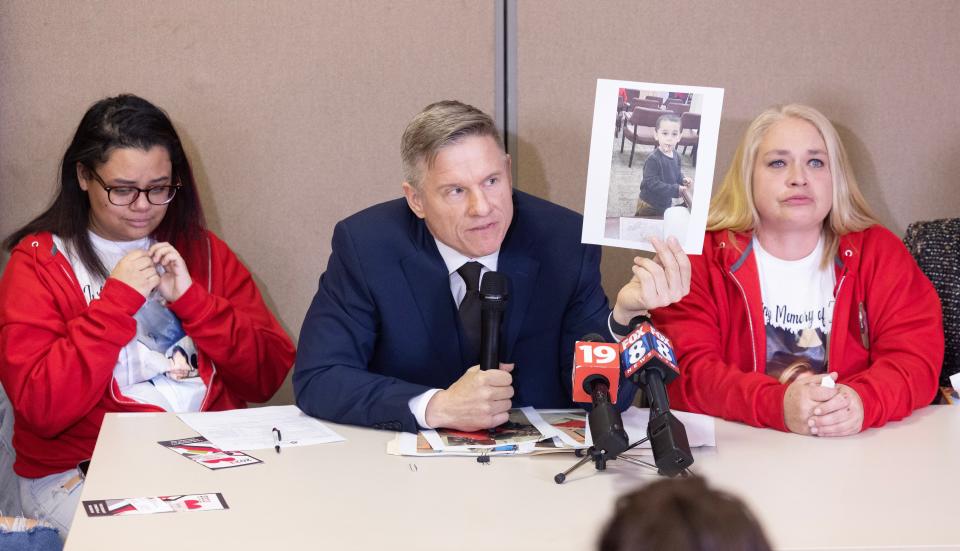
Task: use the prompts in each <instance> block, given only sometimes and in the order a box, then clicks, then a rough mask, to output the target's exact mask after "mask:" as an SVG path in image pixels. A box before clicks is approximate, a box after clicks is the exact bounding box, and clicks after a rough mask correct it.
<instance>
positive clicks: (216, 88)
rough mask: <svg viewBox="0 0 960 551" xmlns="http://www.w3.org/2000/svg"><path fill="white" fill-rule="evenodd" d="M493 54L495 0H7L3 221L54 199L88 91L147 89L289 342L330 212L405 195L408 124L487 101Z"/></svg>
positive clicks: (486, 105)
mask: <svg viewBox="0 0 960 551" xmlns="http://www.w3.org/2000/svg"><path fill="white" fill-rule="evenodd" d="M494 52H495V43H494V4H493V2H471V1H450V0H437V1H391V0H371V1H364V2H357V3H351V2H334V1H328V2H292V1H291V2H287V1H280V0H273V1H266V2H233V1H230V2H227V1H204V2H195V1H184V0H174V1H168V2H128V1H121V0H108V1H102V2H82V3H81V2H59V1H57V2H53V1H36V0H17V1H5V2H3V3H2V4H0V234H2V235H4V236H6V235H8V234H9V233H10V232H11V231H13V230H14V229H16V228H17V227H19V226H20V225H22V224H24V223H25V222H27V221H28V220H29V219H30V218H31V217H33V216H35V215H37V214H39V212H40V211H41V210H42V209H43V208H44V207H45V206H46V205H47V204H48V202H49V201H50V199H51V198H52V195H53V190H54V186H55V180H56V178H57V170H58V167H57V164H58V162H59V159H60V158H61V156H62V154H63V151H64V149H65V148H66V146H67V144H68V143H69V140H70V137H71V136H72V133H73V132H74V130H75V129H76V125H77V124H78V123H79V121H80V117H81V115H82V114H83V112H84V111H85V110H86V108H87V107H88V106H89V105H90V104H91V103H92V102H94V101H95V100H97V99H99V98H101V97H104V96H107V95H114V94H117V93H120V92H133V93H136V94H139V95H142V96H144V97H146V98H147V99H150V100H151V101H153V102H155V103H156V104H158V105H160V106H161V107H163V108H165V109H166V110H167V111H168V113H169V114H170V115H171V117H172V118H173V120H174V123H175V124H176V126H177V129H178V131H179V132H180V133H181V137H182V138H183V139H184V141H185V145H186V147H187V151H188V154H189V155H190V157H191V160H192V162H193V166H194V170H195V172H196V174H197V177H198V180H199V186H200V193H201V196H202V199H203V204H204V207H205V209H206V214H207V218H208V222H209V225H210V227H211V228H212V229H213V230H214V231H216V232H217V233H218V234H220V235H221V236H222V237H223V238H224V239H225V240H226V241H227V243H229V244H230V246H231V247H232V248H233V249H234V250H235V251H236V252H237V253H238V254H239V255H240V257H241V258H242V259H243V261H244V262H245V263H246V264H247V266H248V267H249V268H250V270H251V271H252V272H253V274H254V276H255V278H256V279H257V282H258V283H259V284H260V286H261V289H262V290H263V292H264V294H265V296H266V298H267V301H268V303H269V304H270V306H271V307H272V308H273V309H274V311H275V312H276V313H277V314H278V316H279V318H280V320H281V323H282V324H283V326H284V327H285V328H286V329H287V330H288V331H289V332H290V334H291V336H293V338H294V339H295V340H296V338H297V335H298V333H299V330H300V324H301V322H302V321H303V316H304V313H305V312H306V309H307V306H308V305H309V302H310V300H311V298H312V297H313V294H314V292H315V291H316V286H317V281H318V277H319V275H320V273H321V272H322V270H323V269H324V267H325V266H326V262H327V257H328V256H329V253H330V237H331V235H332V230H333V225H334V223H336V221H337V220H339V219H341V218H343V217H344V216H346V215H348V214H350V213H352V212H354V211H357V210H359V209H361V208H363V207H366V206H369V205H371V204H374V203H376V202H380V201H383V200H386V199H390V198H394V197H398V196H399V195H400V181H401V171H400V154H399V141H400V134H401V132H402V130H403V127H404V126H405V124H406V122H407V121H408V120H409V119H410V118H411V117H412V116H413V115H414V114H415V113H416V112H418V111H419V110H420V108H422V107H423V106H424V105H426V104H427V103H430V102H432V101H435V100H437V99H443V98H458V99H461V100H463V101H466V102H469V103H473V104H474V105H476V106H478V107H479V108H481V109H484V110H486V111H488V112H492V111H493V101H494V62H495V56H494ZM3 256H4V260H5V255H3ZM291 399H292V393H291V391H290V388H289V384H288V385H286V386H285V387H284V389H283V390H281V392H280V394H278V396H277V397H276V398H275V399H274V401H275V402H289V401H290V400H291Z"/></svg>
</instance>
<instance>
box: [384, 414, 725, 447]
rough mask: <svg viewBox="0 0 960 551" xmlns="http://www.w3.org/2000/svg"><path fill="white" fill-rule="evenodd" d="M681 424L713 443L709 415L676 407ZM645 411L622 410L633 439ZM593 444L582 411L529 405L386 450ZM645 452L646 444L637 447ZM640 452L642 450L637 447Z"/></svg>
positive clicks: (698, 443) (692, 437)
mask: <svg viewBox="0 0 960 551" xmlns="http://www.w3.org/2000/svg"><path fill="white" fill-rule="evenodd" d="M673 414H674V415H676V417H677V418H678V419H679V420H680V422H682V423H683V425H684V428H686V431H687V439H688V441H689V442H690V447H691V448H698V447H702V446H716V433H715V428H714V419H713V417H709V416H707V415H699V414H696V413H686V412H683V411H675V412H673ZM649 418H650V410H649V409H645V408H643V409H641V408H630V409H628V410H627V411H625V412H624V413H623V425H624V429H625V430H626V431H627V435H628V436H629V437H630V442H635V441H637V440H640V439H641V438H643V437H645V436H646V435H647V422H648V420H649ZM592 444H593V441H592V439H591V437H590V428H589V426H588V424H587V418H586V412H584V411H583V410H579V409H545V410H536V409H534V408H531V407H525V408H519V409H512V410H510V420H509V421H507V423H505V424H504V425H501V426H499V427H497V428H496V429H495V430H494V433H493V434H492V435H491V434H490V432H489V431H485V430H484V431H477V432H464V431H457V430H452V429H438V430H423V431H421V432H419V433H418V434H410V433H406V432H402V433H399V434H397V437H396V438H395V439H393V440H392V441H390V442H389V443H388V444H387V453H389V454H392V455H410V456H427V457H429V456H443V455H461V456H480V455H523V454H540V453H552V452H565V451H566V452H569V451H573V450H575V449H578V448H580V449H582V448H588V447H590V446H591V445H592ZM636 449H639V450H643V449H646V450H648V451H647V453H650V452H649V449H650V443H649V442H645V443H643V444H641V445H640V446H638V448H635V450H636ZM641 453H643V452H642V451H641Z"/></svg>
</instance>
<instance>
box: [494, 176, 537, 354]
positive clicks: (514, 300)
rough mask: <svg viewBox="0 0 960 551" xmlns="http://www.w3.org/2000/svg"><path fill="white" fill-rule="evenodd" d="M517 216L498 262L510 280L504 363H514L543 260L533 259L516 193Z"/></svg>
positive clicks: (531, 246)
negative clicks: (515, 349) (514, 356)
mask: <svg viewBox="0 0 960 551" xmlns="http://www.w3.org/2000/svg"><path fill="white" fill-rule="evenodd" d="M513 212H514V215H513V221H512V223H511V224H510V230H509V231H508V232H507V235H506V237H505V238H504V240H503V245H502V246H501V248H500V257H499V258H498V259H497V271H498V272H501V273H503V274H506V276H507V277H508V278H509V280H510V298H509V299H508V301H507V311H506V312H505V313H504V315H503V329H502V331H503V334H502V337H503V341H504V347H503V353H504V360H508V361H512V358H513V348H514V345H516V343H517V338H518V337H519V336H520V329H521V328H522V327H523V322H524V318H525V317H526V315H527V310H528V309H529V306H530V300H531V299H532V298H533V290H534V285H535V284H536V282H537V274H538V273H539V272H540V261H539V260H537V259H536V258H535V257H534V254H533V252H534V246H535V244H534V243H533V242H532V240H531V237H530V232H528V231H525V229H524V228H523V218H522V216H521V213H520V209H519V208H518V205H517V197H516V192H515V193H514V211H513Z"/></svg>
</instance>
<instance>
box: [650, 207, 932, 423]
mask: <svg viewBox="0 0 960 551" xmlns="http://www.w3.org/2000/svg"><path fill="white" fill-rule="evenodd" d="M752 237H753V236H752V234H751V233H741V234H733V233H731V232H728V231H716V232H707V234H706V237H705V240H704V246H703V254H702V255H700V256H691V257H690V262H691V264H692V268H693V275H692V280H691V284H690V294H689V295H688V296H686V297H685V298H683V300H681V301H680V302H678V303H676V304H673V305H671V306H669V307H667V308H661V309H658V310H656V311H654V321H655V323H656V324H657V327H658V328H659V329H660V330H661V331H663V332H664V333H665V334H666V335H667V336H669V337H670V338H671V339H672V340H673V343H674V347H675V349H676V353H677V358H678V360H679V365H680V377H678V378H677V379H676V380H675V381H674V382H673V383H671V384H670V385H669V387H668V392H669V397H670V403H671V406H672V407H675V408H677V409H680V410H686V411H693V412H698V413H706V414H708V415H713V416H715V417H722V418H724V419H728V420H731V421H741V422H744V423H748V424H750V425H754V426H758V427H771V428H775V429H779V430H782V431H786V430H788V429H787V426H786V422H785V421H784V417H783V397H784V394H785V393H786V390H787V385H782V384H780V383H779V382H778V381H777V380H776V379H774V378H773V377H770V376H768V375H766V374H765V373H764V371H765V369H766V357H767V351H766V328H765V325H764V321H763V299H762V298H761V293H760V280H759V276H758V273H757V264H756V259H755V257H754V254H753V250H752V245H751V243H752ZM834 270H835V272H836V281H837V283H836V287H835V288H834V291H833V294H834V297H835V299H836V303H835V305H834V310H833V325H832V328H831V333H830V336H829V340H828V349H827V350H828V364H827V365H828V369H829V370H830V371H836V372H837V373H838V374H839V376H840V378H839V381H838V382H840V383H843V384H845V385H848V386H849V387H850V388H852V389H853V390H855V391H856V392H857V394H859V395H860V399H861V400H862V401H863V410H864V420H863V428H864V429H866V428H869V427H878V426H880V425H883V424H884V423H886V422H887V421H890V420H896V419H902V418H904V417H906V416H907V415H910V413H911V412H912V411H913V410H915V409H917V408H920V407H923V406H925V405H927V404H929V403H930V402H931V400H933V397H934V394H935V393H936V389H937V379H938V376H939V369H940V365H941V363H942V362H943V346H944V344H943V320H942V313H941V310H940V300H939V298H938V297H937V293H936V291H935V290H934V288H933V285H932V284H931V283H930V281H929V280H928V279H927V278H926V276H924V275H923V273H922V272H921V271H920V268H918V267H917V263H916V262H915V261H914V260H913V257H911V256H910V253H909V252H908V251H907V249H906V247H904V246H903V243H901V242H900V240H899V239H897V237H896V236H895V235H893V233H891V232H890V231H889V230H887V229H885V228H883V227H881V226H873V227H871V228H869V229H867V230H865V231H862V232H856V233H851V234H847V235H844V236H843V237H841V239H840V246H839V250H838V254H837V256H836V258H835V261H834Z"/></svg>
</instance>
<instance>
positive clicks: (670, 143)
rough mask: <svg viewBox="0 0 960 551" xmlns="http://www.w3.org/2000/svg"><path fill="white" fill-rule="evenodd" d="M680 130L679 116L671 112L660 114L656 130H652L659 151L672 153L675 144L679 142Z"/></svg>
mask: <svg viewBox="0 0 960 551" xmlns="http://www.w3.org/2000/svg"><path fill="white" fill-rule="evenodd" d="M681 132H682V129H681V128H680V117H679V116H677V115H675V114H673V113H668V114H666V115H660V118H658V119H657V128H656V131H655V132H654V138H655V139H656V140H657V144H658V146H659V147H660V151H662V152H664V153H667V154H671V153H673V150H674V149H675V148H676V147H677V144H678V143H680V133H681Z"/></svg>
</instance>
